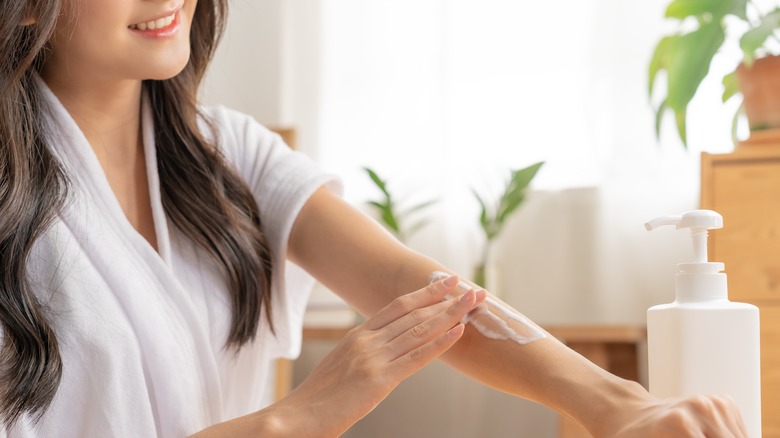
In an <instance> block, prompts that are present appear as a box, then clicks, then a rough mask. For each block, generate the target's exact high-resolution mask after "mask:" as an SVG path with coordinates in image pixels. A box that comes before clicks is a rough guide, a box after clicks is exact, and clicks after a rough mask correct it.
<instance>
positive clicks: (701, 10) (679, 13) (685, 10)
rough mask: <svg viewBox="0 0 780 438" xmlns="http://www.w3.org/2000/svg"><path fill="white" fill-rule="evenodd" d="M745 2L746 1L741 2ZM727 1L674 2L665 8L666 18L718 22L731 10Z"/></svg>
mask: <svg viewBox="0 0 780 438" xmlns="http://www.w3.org/2000/svg"><path fill="white" fill-rule="evenodd" d="M741 1H742V2H745V1H746V0H741ZM733 3H734V2H733V1H728V0H674V1H672V2H671V3H669V6H667V7H666V14H665V15H666V18H679V19H681V20H682V19H683V18H687V17H700V18H701V17H707V18H709V19H712V20H718V19H720V17H722V16H724V15H726V13H728V12H729V10H730V9H731V8H732V7H731V5H732V4H733Z"/></svg>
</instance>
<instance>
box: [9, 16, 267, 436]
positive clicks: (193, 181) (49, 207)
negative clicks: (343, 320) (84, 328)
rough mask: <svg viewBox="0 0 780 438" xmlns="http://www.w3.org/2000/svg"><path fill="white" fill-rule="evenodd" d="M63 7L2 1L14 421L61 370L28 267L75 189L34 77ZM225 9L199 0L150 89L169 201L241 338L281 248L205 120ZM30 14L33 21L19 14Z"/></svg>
mask: <svg viewBox="0 0 780 438" xmlns="http://www.w3.org/2000/svg"><path fill="white" fill-rule="evenodd" d="M62 7H63V1H62V0H30V1H21V0H20V1H10V2H4V3H3V7H2V8H0V38H2V45H0V142H2V145H0V324H2V330H3V339H2V347H0V421H1V422H2V424H4V425H6V426H8V425H12V424H14V423H15V422H16V421H18V420H19V418H20V417H21V416H22V415H24V414H29V415H30V416H31V417H32V418H33V419H40V417H41V416H42V415H43V413H44V412H45V410H46V408H47V407H48V406H49V404H50V403H51V401H52V399H53V397H54V394H55V392H56V391H57V387H58V386H59V382H60V378H61V375H62V359H61V356H60V350H59V347H58V343H57V337H56V333H54V331H53V329H52V326H51V324H50V323H49V321H48V319H47V316H46V312H45V309H44V308H43V306H42V305H41V303H40V302H39V301H38V300H37V298H36V295H35V293H34V292H35V291H34V290H33V289H32V287H31V285H30V282H29V278H28V275H29V274H28V272H27V268H28V267H27V259H28V255H29V254H30V251H31V248H32V246H33V244H34V243H35V241H36V239H37V238H38V237H39V236H40V235H41V234H42V233H43V232H44V231H45V230H46V229H47V227H48V226H50V225H51V223H52V222H53V221H54V220H55V218H56V215H57V214H58V212H59V211H60V209H61V208H62V207H63V205H64V203H65V201H66V198H67V186H68V184H67V181H68V180H67V175H66V174H65V172H64V170H63V169H62V167H61V166H60V163H59V162H58V161H57V160H56V159H55V157H54V156H53V155H52V152H51V150H50V148H51V146H52V145H49V144H47V141H46V139H45V136H44V133H43V126H44V123H45V122H44V121H43V120H42V110H43V107H44V105H45V103H44V102H43V98H42V94H41V90H40V87H39V86H38V85H37V82H36V80H35V74H36V71H38V70H40V68H41V67H42V65H43V63H44V62H45V55H46V47H47V42H48V40H49V38H51V36H52V34H53V32H54V28H55V25H56V22H57V19H58V17H59V16H60V15H61V13H62ZM226 12H227V0H200V1H199V4H198V6H197V8H196V11H195V14H194V17H193V23H192V31H191V35H190V38H191V39H190V46H191V55H190V60H189V63H188V64H187V66H186V67H185V68H184V70H183V71H182V72H181V73H180V74H179V75H177V76H176V77H174V78H172V79H169V80H163V81H146V82H144V90H145V93H146V94H147V96H148V97H149V99H150V100H151V106H152V108H153V115H154V121H155V125H156V126H164V127H165V129H156V134H155V135H156V144H157V161H158V168H159V173H160V184H161V191H162V202H163V207H164V208H165V211H166V214H167V215H168V217H169V218H170V219H171V220H172V222H173V223H174V224H175V225H176V226H177V227H178V228H179V229H180V230H181V231H182V232H183V233H185V234H186V235H187V236H188V237H189V238H190V239H192V240H193V241H194V242H196V243H197V244H198V245H199V246H200V247H201V248H203V250H205V251H206V252H207V253H208V254H210V255H211V256H212V257H213V258H214V259H215V260H216V261H217V262H218V263H219V265H221V266H223V267H224V272H225V276H226V279H227V282H228V286H229V289H230V293H231V301H232V311H233V317H232V318H233V319H232V324H231V327H230V333H229V335H228V340H227V344H228V347H235V348H239V347H241V346H242V345H244V344H245V343H246V342H249V341H251V340H252V339H254V336H255V333H256V332H257V328H258V325H259V321H260V316H261V307H264V308H265V315H266V318H267V319H268V321H269V323H270V322H271V313H270V309H271V306H270V300H271V272H272V264H271V262H272V257H271V252H270V248H269V246H268V243H267V241H266V238H265V236H264V234H263V232H262V229H261V223H260V215H259V211H258V207H257V204H256V203H255V201H254V198H253V197H252V194H251V193H250V191H249V189H248V187H247V186H246V184H245V183H244V182H243V181H242V180H241V179H240V178H239V177H238V175H237V174H236V173H235V172H234V171H233V170H232V169H231V168H230V167H229V166H228V165H226V163H225V160H224V159H223V157H222V156H221V154H220V153H219V152H218V151H217V149H216V148H215V146H214V145H213V144H211V143H210V142H209V141H208V140H207V139H206V137H204V135H203V133H201V131H200V129H199V121H201V122H203V121H206V119H205V118H204V117H203V116H202V114H200V113H199V110H198V106H197V99H196V97H197V91H198V87H199V85H200V82H201V80H202V78H203V75H204V73H205V70H206V67H207V65H208V63H209V61H210V60H211V57H212V56H213V54H214V50H215V48H216V45H217V42H218V40H219V37H220V36H221V34H222V30H223V27H224V20H225V17H226ZM30 16H33V17H35V19H36V20H35V22H34V23H33V24H29V25H25V26H22V25H20V23H22V22H23V21H24V20H25V18H27V17H30ZM206 122H207V121H206ZM212 128H213V127H212ZM214 138H216V137H214ZM271 327H273V325H271Z"/></svg>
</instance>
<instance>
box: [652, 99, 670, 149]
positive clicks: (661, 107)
mask: <svg viewBox="0 0 780 438" xmlns="http://www.w3.org/2000/svg"><path fill="white" fill-rule="evenodd" d="M667 109H669V107H668V106H667V105H666V99H664V101H663V102H661V105H659V106H658V110H657V111H656V112H655V139H656V140H660V139H661V120H663V117H664V113H666V110H667Z"/></svg>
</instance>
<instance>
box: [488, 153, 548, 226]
mask: <svg viewBox="0 0 780 438" xmlns="http://www.w3.org/2000/svg"><path fill="white" fill-rule="evenodd" d="M542 165H544V162H543V161H541V162H538V163H534V164H532V165H530V166H528V167H525V168H522V169H518V170H514V171H512V178H511V179H510V181H509V184H508V185H507V188H506V190H505V191H504V194H503V195H502V196H501V201H500V202H499V209H498V212H497V214H496V220H495V222H496V229H495V232H496V234H497V233H498V232H500V231H501V228H503V225H504V222H505V221H506V219H507V218H508V217H509V216H510V215H511V214H512V213H513V212H514V211H515V210H517V208H518V207H519V206H520V205H521V204H522V203H523V201H524V200H525V192H526V189H527V188H528V186H529V185H530V184H531V181H532V180H533V179H534V177H535V176H536V174H537V172H539V169H540V168H541V167H542Z"/></svg>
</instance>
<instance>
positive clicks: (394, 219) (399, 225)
mask: <svg viewBox="0 0 780 438" xmlns="http://www.w3.org/2000/svg"><path fill="white" fill-rule="evenodd" d="M363 170H364V171H365V172H366V173H367V174H368V177H369V178H371V181H373V182H374V185H375V186H376V187H377V188H378V189H379V191H380V192H381V193H382V199H381V200H379V201H368V204H369V205H370V206H372V207H373V208H374V210H375V211H376V213H377V216H378V219H379V222H380V223H381V224H382V225H383V226H384V227H385V228H386V229H387V230H388V231H390V232H391V233H392V234H393V235H394V236H395V237H396V238H397V239H398V240H399V241H401V242H404V243H405V242H406V240H407V239H408V238H410V237H411V236H412V235H414V234H415V233H416V232H418V231H419V230H420V229H422V228H423V227H424V226H426V225H428V224H429V223H430V221H429V220H427V219H418V220H416V221H414V222H412V223H411V224H407V222H408V221H409V220H410V216H413V215H415V214H418V213H420V212H422V211H423V210H425V209H426V208H428V207H430V206H431V205H433V204H435V203H436V202H437V201H436V200H435V199H434V200H429V201H425V202H421V203H418V204H414V205H412V206H410V207H406V208H401V207H400V205H399V204H401V201H399V200H397V199H396V198H394V197H393V195H392V194H391V193H390V190H389V189H388V183H387V181H386V180H384V179H382V178H381V177H380V176H379V175H378V174H377V173H376V172H375V171H374V170H372V169H370V168H368V167H364V168H363Z"/></svg>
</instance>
